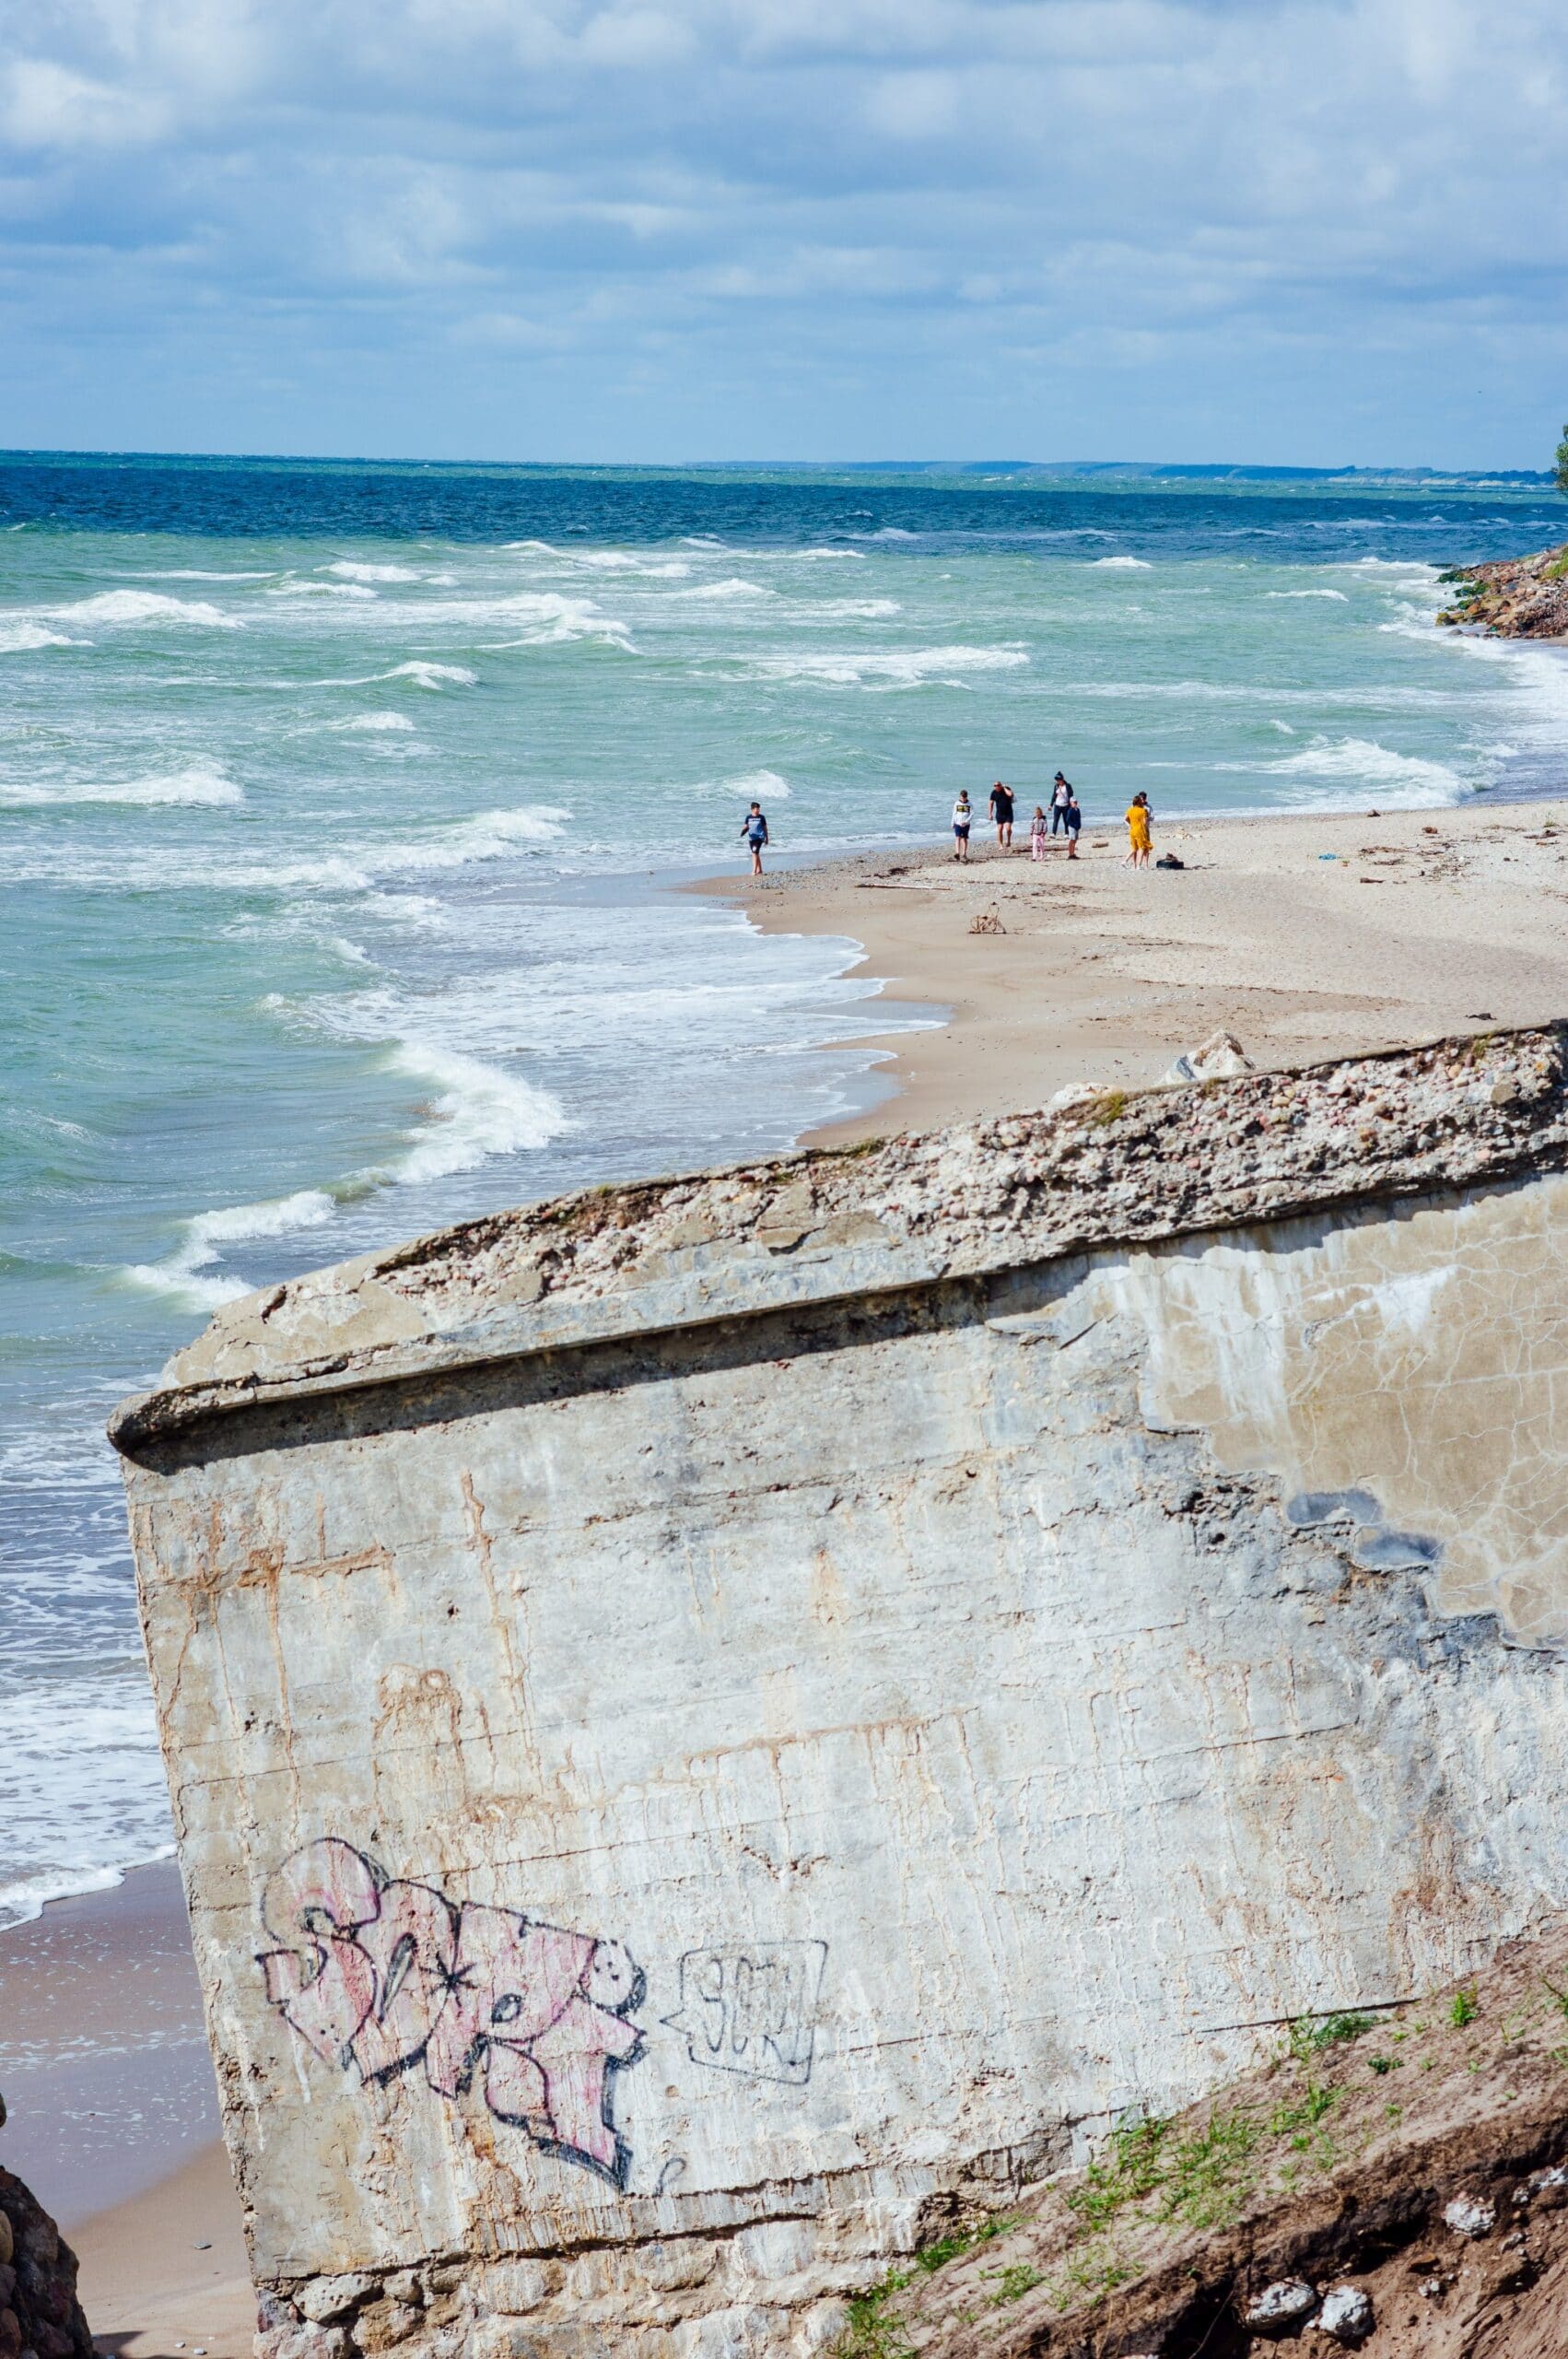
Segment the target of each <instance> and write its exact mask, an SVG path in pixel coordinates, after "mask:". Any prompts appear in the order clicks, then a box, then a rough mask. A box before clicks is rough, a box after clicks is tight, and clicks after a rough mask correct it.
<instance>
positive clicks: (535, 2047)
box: [256, 1835, 647, 2189]
mask: <svg viewBox="0 0 1568 2359" xmlns="http://www.w3.org/2000/svg"><path fill="white" fill-rule="evenodd" d="M262 1920H263V1924H264V1925H265V1927H266V1929H267V1931H268V1932H269V1933H270V1934H271V1935H272V1937H273V1939H274V1941H275V1942H277V1943H278V1944H279V1946H278V1947H277V1948H276V1949H272V1950H267V1951H264V1952H263V1953H262V1954H260V1955H259V1956H258V1957H257V1960H256V1963H257V1964H258V1966H260V1967H261V1969H262V1972H263V1976H264V1977H265V1979H266V1988H267V1997H268V1998H269V2000H270V2001H272V2003H273V2005H274V2006H275V2008H276V2009H277V2011H278V2013H280V2014H281V2015H282V2016H283V2018H284V2020H285V2022H286V2023H287V2024H288V2025H291V2027H292V2028H293V2029H294V2030H295V2031H296V2032H297V2033H298V2036H299V2037H300V2038H301V2039H302V2040H304V2042H305V2044H306V2046H307V2047H309V2048H311V2049H312V2050H313V2051H314V2053H315V2054H316V2055H318V2056H319V2057H321V2058H322V2060H323V2062H325V2063H329V2064H334V2065H336V2066H337V2067H338V2068H339V2069H340V2070H342V2071H348V2070H350V2069H351V2068H352V2069H354V2070H356V2071H357V2072H358V2074H359V2077H360V2079H361V2081H389V2080H391V2079H392V2078H393V2077H394V2076H395V2075H396V2074H397V2073H400V2072H406V2071H410V2070H411V2069H412V2068H413V2067H414V2066H415V2065H416V2064H417V2065H422V2066H423V2068H424V2073H425V2078H426V2080H427V2082H428V2083H429V2085H430V2087H431V2088H432V2089H435V2090H438V2091H439V2093H440V2095H443V2096H447V2097H455V2096H458V2095H462V2092H464V2091H465V2090H467V2089H468V2088H469V2087H470V2086H471V2085H472V2084H473V2083H474V2081H475V2080H476V2079H480V2081H481V2086H482V2087H483V2090H484V2095H485V2101H486V2105H487V2106H488V2107H489V2108H490V2111H491V2112H492V2113H493V2114H494V2115H495V2116H496V2117H497V2119H498V2120H501V2121H506V2122H510V2123H513V2124H515V2126H516V2127H517V2128H518V2129H520V2130H526V2131H527V2132H528V2135H529V2136H530V2138H532V2141H533V2143H534V2144H535V2145H536V2146H537V2147H538V2148H539V2149H540V2151H541V2152H542V2153H544V2154H558V2155H559V2156H560V2157H561V2159H562V2160H563V2161H565V2162H568V2163H578V2164H580V2165H581V2166H582V2167H583V2169H584V2170H591V2171H594V2172H597V2174H598V2176H599V2177H601V2178H604V2179H608V2180H609V2182H610V2184H611V2186H612V2187H614V2188H622V2189H624V2188H625V2186H626V2177H627V2174H628V2173H629V2171H630V2169H631V2151H630V2149H629V2148H628V2147H627V2145H626V2142H625V2140H624V2139H623V2138H622V2137H621V2136H620V2134H619V2132H618V2131H617V2130H616V2129H615V2126H614V2119H613V2118H612V2107H613V2104H614V2076H615V2074H616V2073H617V2072H621V2071H626V2068H627V2067H628V2066H629V2065H632V2064H635V2063H636V2062H637V2060H638V2057H639V2056H640V2055H641V2053H642V2032H641V2030H640V2028H639V2027H638V2025H636V2024H633V2023H630V2022H628V2020H627V2018H628V2016H629V2015H630V2014H631V2013H632V2012H633V2010H634V2009H635V2008H637V2007H639V2006H640V2005H641V2004H642V2000H643V1995H644V1991H645V1989H646V1988H647V1985H646V1983H645V1980H644V1978H643V1975H642V1972H641V1970H640V1968H639V1967H638V1966H637V1965H636V1964H635V1962H634V1961H633V1959H632V1957H631V1955H630V1954H629V1952H628V1951H627V1950H626V1948H625V1947H624V1946H623V1945H622V1943H621V1942H601V1941H596V1940H595V1939H594V1938H593V1936H592V1935H591V1933H568V1932H565V1931H562V1929H561V1928H560V1927H559V1926H558V1925H542V1924H540V1923H538V1922H537V1921H535V1920H534V1919H532V1918H529V1917H525V1916H521V1915H520V1914H517V1913H515V1912H514V1911H513V1910H511V1909H509V1908H489V1907H481V1906H479V1905H477V1904H475V1903H474V1902H473V1901H463V1902H461V1903H454V1902H452V1901H450V1900H448V1899H447V1898H446V1896H445V1895H444V1894H442V1893H439V1892H438V1891H437V1890H436V1889H435V1888H434V1886H433V1885H430V1884H412V1883H408V1882H405V1881H404V1880H403V1879H401V1878H397V1879H392V1878H389V1877H387V1876H386V1875H385V1874H384V1873H383V1872H382V1871H381V1870H380V1868H379V1867H378V1866H377V1865H376V1864H375V1862H374V1860H370V1859H368V1858H367V1856H366V1855H365V1853H364V1852H363V1851H359V1850H356V1848H354V1846H353V1845H352V1844H351V1843H345V1842H342V1841H340V1840H339V1839H338V1837H335V1836H331V1835H329V1836H324V1837H322V1839H321V1841H319V1842H316V1843H308V1844H307V1845H306V1846H305V1848H304V1849H303V1850H301V1851H296V1852H295V1853H294V1854H293V1856H292V1857H291V1858H289V1859H287V1860H284V1862H283V1864H282V1866H281V1867H279V1868H277V1869H276V1870H275V1872H274V1873H273V1874H272V1876H271V1877H270V1878H269V1880H268V1883H267V1888H266V1892H265V1895H264V1896H263V1902H262ZM481 2076H482V2078H481Z"/></svg>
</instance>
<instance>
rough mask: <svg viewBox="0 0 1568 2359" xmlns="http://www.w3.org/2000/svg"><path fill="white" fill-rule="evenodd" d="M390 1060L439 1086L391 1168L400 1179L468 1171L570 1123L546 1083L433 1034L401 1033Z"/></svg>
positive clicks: (397, 1069)
mask: <svg viewBox="0 0 1568 2359" xmlns="http://www.w3.org/2000/svg"><path fill="white" fill-rule="evenodd" d="M387 1063H388V1066H389V1068H390V1069H391V1070H392V1072H394V1073H400V1074H407V1075H409V1076H410V1077H411V1078H412V1079H414V1080H416V1081H419V1082H422V1083H426V1084H427V1085H429V1086H432V1087H433V1088H434V1089H435V1090H436V1091H437V1093H438V1094H437V1096H436V1097H434V1098H433V1099H432V1101H431V1103H430V1105H429V1107H428V1109H427V1122H426V1126H425V1127H423V1128H422V1129H421V1130H420V1131H419V1132H418V1133H417V1134H416V1135H415V1138H414V1141H413V1144H411V1145H410V1146H409V1148H408V1150H407V1152H406V1153H405V1154H404V1156H401V1157H400V1159H399V1161H398V1162H397V1164H396V1165H395V1166H394V1168H393V1174H392V1176H393V1177H394V1178H396V1179H397V1180H400V1181H403V1182H405V1183H411V1184H418V1183H420V1182H423V1181H427V1180H445V1179H449V1178H450V1177H451V1174H452V1173H453V1172H454V1171H473V1170H474V1169H475V1168H477V1167H478V1166H479V1165H480V1164H482V1163H486V1162H488V1161H489V1159H490V1157H491V1156H495V1155H520V1154H523V1153H526V1152H528V1151H530V1150H532V1149H537V1148H539V1147H542V1146H548V1144H550V1141H551V1140H552V1139H555V1138H558V1137H559V1136H560V1135H561V1133H562V1132H563V1131H567V1130H569V1129H570V1128H571V1127H572V1125H571V1123H570V1121H568V1116H567V1112H566V1109H565V1108H564V1107H563V1106H562V1105H561V1103H560V1100H559V1099H558V1098H557V1097H554V1096H553V1095H552V1094H551V1092H550V1091H549V1090H547V1089H540V1088H538V1087H536V1086H535V1085H534V1084H533V1083H532V1082H531V1081H524V1080H522V1079H521V1077H520V1076H519V1075H517V1074H509V1073H502V1072H501V1071H500V1070H499V1069H498V1068H497V1066H495V1065H487V1064H483V1063H481V1062H480V1061H479V1059H478V1058H477V1057H466V1056H462V1055H461V1054H459V1053H458V1051H456V1050H451V1049H445V1048H439V1047H437V1046H436V1044H435V1043H434V1042H433V1041H426V1040H419V1039H407V1040H400V1041H399V1042H398V1044H397V1046H396V1047H395V1048H394V1049H392V1050H391V1051H390V1052H389V1055H388V1058H387Z"/></svg>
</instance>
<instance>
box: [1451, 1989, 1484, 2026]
mask: <svg viewBox="0 0 1568 2359" xmlns="http://www.w3.org/2000/svg"><path fill="white" fill-rule="evenodd" d="M1478 2014H1480V2008H1479V2007H1478V2006H1477V2005H1476V1994H1475V1992H1474V1991H1473V1990H1456V1991H1455V1993H1454V1998H1453V2003H1452V2004H1451V2005H1450V2007H1449V2009H1448V2020H1449V2022H1450V2023H1451V2024H1453V2025H1455V2027H1456V2028H1457V2030H1460V2031H1462V2030H1463V2029H1464V2027H1465V2025H1467V2024H1473V2023H1474V2021H1475V2019H1476V2017H1477V2015H1478Z"/></svg>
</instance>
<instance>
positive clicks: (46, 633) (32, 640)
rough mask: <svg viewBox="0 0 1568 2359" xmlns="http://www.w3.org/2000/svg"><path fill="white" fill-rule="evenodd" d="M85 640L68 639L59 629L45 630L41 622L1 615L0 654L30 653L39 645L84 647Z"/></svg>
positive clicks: (86, 642)
mask: <svg viewBox="0 0 1568 2359" xmlns="http://www.w3.org/2000/svg"><path fill="white" fill-rule="evenodd" d="M87 644H88V641H87V640H80V639H66V638H65V637H64V634H63V633H62V632H60V631H57V630H45V628H43V625H42V624H41V623H29V622H22V621H20V620H15V621H13V620H10V619H8V618H6V616H0V655H30V654H31V653H32V651H33V650H34V649H35V648H38V647H83V646H86V645H87Z"/></svg>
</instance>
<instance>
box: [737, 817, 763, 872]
mask: <svg viewBox="0 0 1568 2359" xmlns="http://www.w3.org/2000/svg"><path fill="white" fill-rule="evenodd" d="M741 833H742V835H743V836H744V838H745V839H746V842H747V844H748V845H749V846H750V848H751V855H752V874H753V875H754V876H760V875H761V874H762V848H763V846H764V844H765V843H766V841H767V821H766V819H765V818H764V816H763V811H762V805H761V804H760V803H754V804H752V807H751V809H750V810H749V811H748V812H747V813H746V816H745V817H744V818H743V820H742V821H741Z"/></svg>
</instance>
